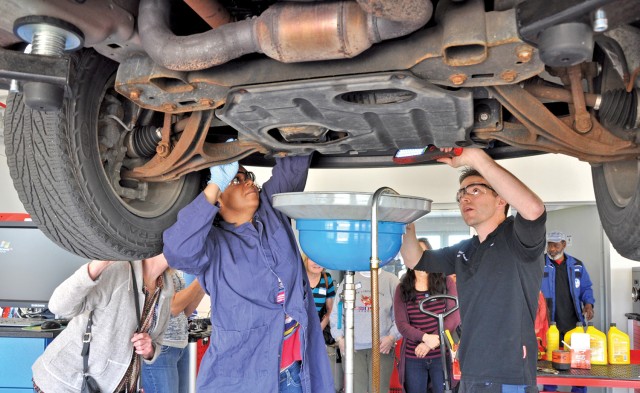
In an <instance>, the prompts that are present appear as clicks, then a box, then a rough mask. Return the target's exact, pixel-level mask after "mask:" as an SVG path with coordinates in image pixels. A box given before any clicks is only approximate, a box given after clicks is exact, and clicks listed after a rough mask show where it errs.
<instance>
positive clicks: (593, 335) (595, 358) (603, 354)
mask: <svg viewBox="0 0 640 393" xmlns="http://www.w3.org/2000/svg"><path fill="white" fill-rule="evenodd" d="M587 333H588V334H589V342H590V344H591V364H600V365H604V364H607V335H606V334H604V333H603V332H601V331H600V330H598V329H596V328H595V326H593V322H589V324H588V326H587Z"/></svg>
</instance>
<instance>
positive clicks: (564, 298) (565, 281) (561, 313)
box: [551, 258, 580, 337]
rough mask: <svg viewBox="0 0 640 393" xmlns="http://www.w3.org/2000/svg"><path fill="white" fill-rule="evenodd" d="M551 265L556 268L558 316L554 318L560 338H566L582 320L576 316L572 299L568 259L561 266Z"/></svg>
mask: <svg viewBox="0 0 640 393" xmlns="http://www.w3.org/2000/svg"><path fill="white" fill-rule="evenodd" d="M551 263H552V264H553V266H554V267H555V268H556V283H555V284H556V315H554V316H553V317H554V318H555V321H556V325H558V330H559V331H560V337H564V334H565V333H566V332H568V331H569V330H571V329H573V328H574V327H576V322H579V321H580V320H579V319H578V317H577V315H576V309H575V307H574V305H573V298H572V297H571V287H570V286H569V285H570V283H569V273H567V259H566V258H565V259H564V260H563V261H562V263H561V264H559V265H558V264H557V263H555V262H553V261H552V262H551Z"/></svg>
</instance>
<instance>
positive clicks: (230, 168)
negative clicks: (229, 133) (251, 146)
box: [207, 138, 240, 193]
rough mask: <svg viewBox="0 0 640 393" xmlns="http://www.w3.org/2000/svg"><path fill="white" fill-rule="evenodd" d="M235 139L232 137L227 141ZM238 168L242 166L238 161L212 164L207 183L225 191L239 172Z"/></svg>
mask: <svg viewBox="0 0 640 393" xmlns="http://www.w3.org/2000/svg"><path fill="white" fill-rule="evenodd" d="M234 140H235V139H233V138H230V139H227V141H226V142H225V143H227V142H233V141H234ZM238 168H240V166H239V165H238V161H235V162H232V163H229V164H222V165H214V166H212V167H211V168H209V172H211V177H210V178H209V181H208V182H207V184H212V183H213V184H215V185H217V186H218V188H219V189H220V192H221V193H222V192H224V190H225V189H226V188H227V186H228V185H229V183H231V180H233V178H234V177H235V176H236V175H237V174H238Z"/></svg>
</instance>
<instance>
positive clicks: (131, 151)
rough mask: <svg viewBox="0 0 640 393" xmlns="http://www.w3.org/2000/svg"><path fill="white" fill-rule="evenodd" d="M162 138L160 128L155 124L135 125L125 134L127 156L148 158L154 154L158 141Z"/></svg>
mask: <svg viewBox="0 0 640 393" xmlns="http://www.w3.org/2000/svg"><path fill="white" fill-rule="evenodd" d="M161 140H162V128H161V127H156V126H142V127H136V128H134V129H133V130H131V132H130V133H129V134H128V135H127V136H126V139H125V145H126V146H127V156H129V157H134V158H148V157H152V156H153V155H155V154H156V147H157V146H158V142H160V141H161Z"/></svg>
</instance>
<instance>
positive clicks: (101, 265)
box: [88, 261, 114, 281]
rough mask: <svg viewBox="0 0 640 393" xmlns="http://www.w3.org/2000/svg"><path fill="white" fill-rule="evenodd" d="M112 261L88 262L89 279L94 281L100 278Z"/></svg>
mask: <svg viewBox="0 0 640 393" xmlns="http://www.w3.org/2000/svg"><path fill="white" fill-rule="evenodd" d="M113 263H114V261H91V262H89V265H88V269H89V277H91V279H92V280H94V281H95V280H96V279H97V278H98V277H100V274H101V273H102V272H103V271H104V269H106V268H107V267H108V266H109V265H112V264H113Z"/></svg>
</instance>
